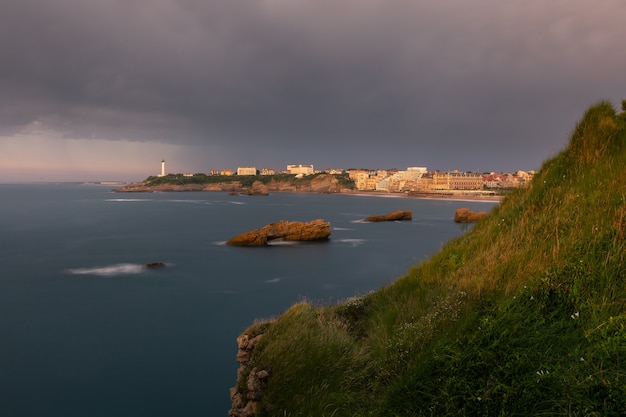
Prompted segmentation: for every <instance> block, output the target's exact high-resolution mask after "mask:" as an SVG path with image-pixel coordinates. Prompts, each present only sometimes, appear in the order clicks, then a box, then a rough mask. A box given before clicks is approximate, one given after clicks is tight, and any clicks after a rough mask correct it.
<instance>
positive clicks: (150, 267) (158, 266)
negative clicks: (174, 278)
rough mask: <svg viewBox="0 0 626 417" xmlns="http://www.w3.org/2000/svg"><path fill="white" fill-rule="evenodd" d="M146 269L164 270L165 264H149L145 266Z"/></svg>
mask: <svg viewBox="0 0 626 417" xmlns="http://www.w3.org/2000/svg"><path fill="white" fill-rule="evenodd" d="M146 268H149V269H155V268H165V264H164V263H163V262H150V263H147V264H146Z"/></svg>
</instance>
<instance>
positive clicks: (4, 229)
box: [0, 184, 493, 417]
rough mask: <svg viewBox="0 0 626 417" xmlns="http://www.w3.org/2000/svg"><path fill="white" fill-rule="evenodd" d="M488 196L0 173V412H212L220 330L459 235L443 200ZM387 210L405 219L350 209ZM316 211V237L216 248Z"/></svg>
mask: <svg viewBox="0 0 626 417" xmlns="http://www.w3.org/2000/svg"><path fill="white" fill-rule="evenodd" d="M492 206H493V203H489V202H459V201H437V200H424V199H407V198H382V197H371V196H355V195H316V194H272V195H270V196H268V197H250V196H228V195H227V194H226V193H154V194H116V193H110V192H109V189H108V188H107V187H102V186H93V185H77V184H61V185H52V184H45V185H30V184H29V185H0V416H3V417H14V416H28V417H46V416H60V417H61V416H62V417H73V416H76V417H79V416H80V417H86V416H90V417H98V416H102V417H104V416H107V417H108V416H117V417H121V416H135V417H136V416H150V417H155V416H168V417H169V416H175V415H176V416H226V414H227V410H228V409H229V408H230V401H229V392H228V389H229V388H230V387H231V386H233V385H234V384H235V378H236V369H237V366H238V364H237V363H236V361H235V354H236V353H237V345H236V341H235V339H236V337H237V336H238V335H239V334H240V333H241V332H242V331H243V330H244V329H245V328H246V327H248V325H250V324H251V323H252V322H253V321H254V320H255V319H256V318H264V317H271V316H275V315H277V314H280V313H281V312H283V311H284V310H285V309H287V308H288V307H289V306H290V305H291V304H293V303H294V302H297V301H299V300H302V299H303V298H306V299H309V300H313V301H317V302H321V303H329V302H336V301H338V300H341V299H344V298H347V297H350V296H353V295H358V294H362V293H365V292H367V291H370V290H376V289H378V288H380V287H381V286H383V285H386V284H389V283H390V282H392V281H393V280H394V279H396V278H398V277H400V276H402V275H404V274H405V273H406V272H407V270H408V269H409V267H410V266H411V265H414V264H416V263H419V262H420V261H422V260H424V259H425V258H427V257H428V256H429V255H431V254H433V253H434V252H436V251H437V250H438V249H439V248H441V246H442V244H444V243H445V242H446V241H448V240H450V239H451V238H453V237H455V236H458V235H460V234H461V233H463V231H462V230H461V228H460V227H459V226H458V225H457V224H455V223H454V222H453V221H452V217H453V216H454V211H455V210H456V209H457V208H458V207H469V208H471V209H473V210H490V209H491V207H492ZM398 209H406V210H412V211H413V221H411V222H390V223H363V222H361V221H360V220H361V219H363V218H364V217H366V216H368V215H371V214H384V213H387V212H390V211H393V210H398ZM316 218H323V219H325V220H327V221H330V222H331V225H332V235H331V239H330V241H329V242H327V243H318V244H291V245H284V244H283V245H273V246H271V247H264V248H237V247H229V246H225V245H224V242H225V241H226V240H228V239H229V238H230V237H232V236H234V235H236V234H239V233H242V232H244V231H247V230H250V229H256V228H259V227H261V226H264V225H265V224H267V223H270V222H274V221H278V220H298V221H308V220H312V219H316ZM149 262H164V263H166V264H167V267H166V268H164V269H158V270H146V269H144V268H143V267H142V265H143V264H146V263H149Z"/></svg>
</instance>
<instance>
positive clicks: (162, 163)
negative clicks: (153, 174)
mask: <svg viewBox="0 0 626 417" xmlns="http://www.w3.org/2000/svg"><path fill="white" fill-rule="evenodd" d="M164 176H165V159H163V160H161V175H159V177H164Z"/></svg>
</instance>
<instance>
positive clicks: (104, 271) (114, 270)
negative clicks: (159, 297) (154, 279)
mask: <svg viewBox="0 0 626 417" xmlns="http://www.w3.org/2000/svg"><path fill="white" fill-rule="evenodd" d="M145 270H146V266H145V265H143V264H115V265H107V266H96V267H93V268H75V269H68V270H67V272H68V273H69V274H72V275H96V276H101V277H111V276H115V275H130V274H139V273H141V272H143V271H145Z"/></svg>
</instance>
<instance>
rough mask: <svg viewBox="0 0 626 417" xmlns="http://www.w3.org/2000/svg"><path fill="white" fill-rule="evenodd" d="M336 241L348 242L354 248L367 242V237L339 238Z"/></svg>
mask: <svg viewBox="0 0 626 417" xmlns="http://www.w3.org/2000/svg"><path fill="white" fill-rule="evenodd" d="M335 242H339V243H347V244H348V245H350V246H352V247H353V248H354V247H356V246H359V245H362V244H363V243H365V239H337V240H335Z"/></svg>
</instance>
